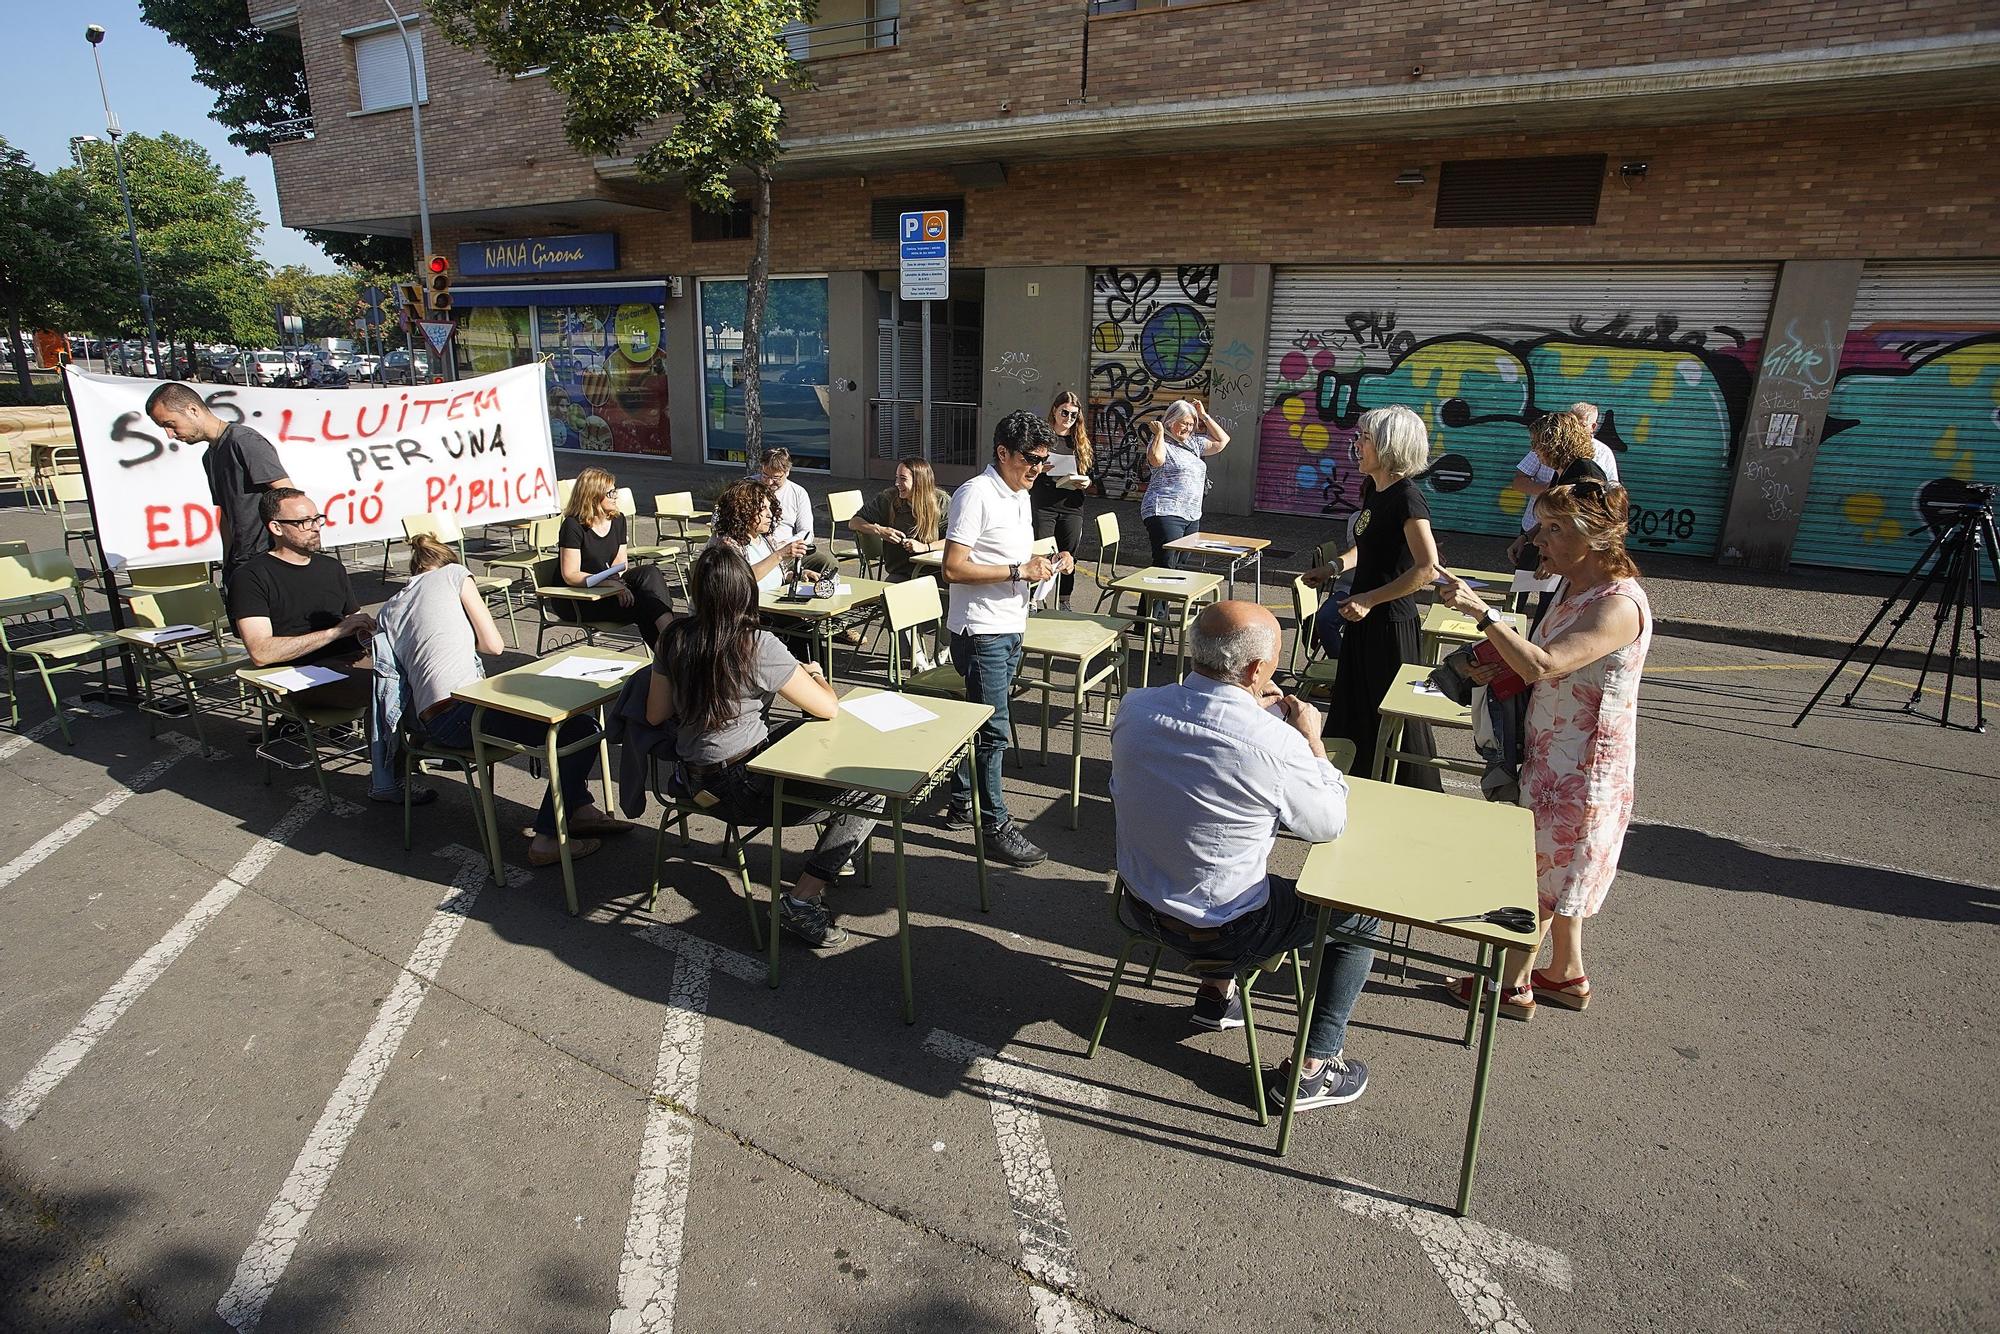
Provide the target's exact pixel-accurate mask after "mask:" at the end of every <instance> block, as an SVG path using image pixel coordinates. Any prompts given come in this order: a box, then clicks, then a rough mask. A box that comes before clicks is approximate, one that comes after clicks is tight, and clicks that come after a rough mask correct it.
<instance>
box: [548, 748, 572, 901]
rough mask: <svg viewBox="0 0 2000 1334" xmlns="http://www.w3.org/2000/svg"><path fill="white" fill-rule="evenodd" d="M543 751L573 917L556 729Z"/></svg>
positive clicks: (564, 886)
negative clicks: (546, 756) (546, 758)
mask: <svg viewBox="0 0 2000 1334" xmlns="http://www.w3.org/2000/svg"><path fill="white" fill-rule="evenodd" d="M544 749H545V750H546V751H547V752H548V765H549V785H550V787H551V789H552V791H553V797H552V799H551V800H550V802H549V805H550V807H552V808H553V809H554V811H555V813H556V851H558V852H559V853H561V854H562V871H563V897H564V898H566V899H567V900H568V901H569V915H570V916H571V917H574V916H576V915H577V908H576V867H575V866H574V865H572V864H571V862H570V855H569V812H568V811H565V810H564V809H563V799H562V783H561V781H560V779H559V777H558V775H557V772H556V765H557V763H558V761H557V759H556V729H555V728H553V727H551V728H549V730H548V738H547V740H546V741H545V742H544Z"/></svg>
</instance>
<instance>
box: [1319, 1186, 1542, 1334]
mask: <svg viewBox="0 0 2000 1334" xmlns="http://www.w3.org/2000/svg"><path fill="white" fill-rule="evenodd" d="M1333 1195H1334V1201H1335V1203H1337V1204H1339V1205H1340V1207H1341V1208H1342V1209H1345V1210H1346V1211H1347V1212H1348V1213H1351V1214H1356V1215H1359V1216H1360V1217H1362V1218H1369V1219H1373V1220H1374V1221H1376V1222H1378V1223H1387V1224H1388V1225H1389V1226H1391V1227H1397V1228H1401V1229H1402V1230H1403V1231H1405V1232H1408V1233H1409V1234H1410V1235H1411V1236H1413V1237H1415V1238H1416V1239H1417V1244H1418V1245H1419V1246H1420V1247H1422V1248H1423V1252H1424V1258H1426V1259H1427V1260H1429V1261H1430V1262H1431V1267H1432V1268H1433V1269H1435V1270H1436V1271H1437V1275H1438V1277H1439V1278H1440V1279H1441V1280H1443V1282H1444V1286H1445V1291H1447V1292H1449V1293H1450V1294H1451V1297H1452V1300H1453V1301H1455V1302H1457V1303H1458V1309H1459V1310H1460V1311H1461V1312H1463V1313H1464V1315H1465V1322H1466V1323H1467V1324H1468V1325H1470V1326H1472V1328H1474V1329H1476V1330H1479V1331H1481V1334H1534V1326H1532V1325H1530V1324H1529V1323H1528V1320H1527V1317H1526V1316H1524V1315H1522V1314H1521V1311H1520V1308H1519V1307H1517V1306H1515V1305H1514V1302H1513V1299H1512V1298H1510V1297H1509V1296H1508V1295H1507V1292H1506V1289H1504V1288H1502V1287H1501V1286H1500V1282H1499V1280H1498V1279H1496V1278H1495V1277H1494V1276H1493V1271H1494V1270H1496V1269H1512V1270H1515V1271H1517V1272H1519V1273H1522V1274H1525V1275H1527V1276H1528V1277H1529V1278H1532V1279H1535V1280H1536V1281H1538V1282H1541V1283H1545V1284H1547V1285H1548V1286H1549V1287H1552V1288H1555V1289H1557V1290H1558V1291H1561V1292H1569V1291H1571V1290H1572V1288H1573V1287H1574V1286H1575V1283H1576V1277H1575V1271H1574V1267H1573V1266H1572V1265H1571V1264H1570V1259H1569V1257H1568V1256H1567V1255H1564V1254H1563V1253H1562V1252H1561V1251H1557V1250H1551V1249H1550V1248H1549V1247H1547V1246H1540V1245H1537V1244H1535V1243H1534V1242H1531V1241H1524V1240H1522V1239H1521V1238H1520V1237H1516V1236H1514V1235H1512V1234H1511V1233H1507V1232H1502V1231H1500V1230H1499V1229H1498V1228H1492V1227H1488V1226H1486V1225H1485V1224H1484V1223H1476V1222H1474V1221H1472V1220H1471V1219H1469V1218H1453V1217H1452V1216H1450V1215H1449V1214H1444V1213H1439V1212H1436V1211H1434V1210H1430V1209H1417V1208H1413V1207H1411V1206H1410V1205H1407V1204H1404V1203H1402V1202H1401V1201H1398V1200H1390V1199H1384V1198H1383V1197H1381V1196H1379V1195H1369V1194H1364V1193H1363V1192H1361V1191H1357V1190H1348V1189H1345V1188H1341V1187H1336V1188H1335V1189H1334V1192H1333Z"/></svg>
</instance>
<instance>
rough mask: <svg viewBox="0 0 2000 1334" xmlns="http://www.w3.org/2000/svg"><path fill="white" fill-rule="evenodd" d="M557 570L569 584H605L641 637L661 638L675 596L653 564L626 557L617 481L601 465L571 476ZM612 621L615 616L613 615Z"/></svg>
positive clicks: (651, 641)
mask: <svg viewBox="0 0 2000 1334" xmlns="http://www.w3.org/2000/svg"><path fill="white" fill-rule="evenodd" d="M556 554H557V556H558V558H559V560H560V565H559V566H558V569H559V571H560V573H561V574H562V581H563V582H564V583H565V584H568V585H569V586H570V587H571V588H596V587H598V586H600V585H607V584H608V585H609V586H610V587H611V589H612V590H613V591H614V592H615V593H617V595H618V605H619V607H620V608H622V609H623V610H624V611H625V613H626V616H627V619H629V620H630V621H631V622H632V623H633V624H634V625H636V626H638V627H639V634H640V636H641V637H642V638H644V639H645V641H646V646H647V647H648V648H650V647H652V646H653V644H655V643H656V642H657V641H658V640H659V638H660V624H661V622H662V621H664V620H665V619H666V618H667V617H668V616H670V615H672V614H673V610H674V594H673V590H672V589H670V588H668V587H667V577H666V575H664V574H662V573H660V567H659V566H657V565H632V564H630V563H628V562H627V561H626V559H625V516H624V515H623V514H620V513H619V512H618V479H617V478H616V477H613V476H612V475H611V474H610V473H608V472H606V471H605V470H604V469H602V468H585V469H584V470H583V471H582V472H580V473H578V474H577V475H576V486H575V487H574V488H573V489H572V490H571V491H570V493H569V504H568V506H567V507H565V508H564V510H563V521H562V529H561V531H560V533H559V534H558V535H557V537H556ZM614 619H615V618H614Z"/></svg>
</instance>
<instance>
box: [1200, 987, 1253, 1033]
mask: <svg viewBox="0 0 2000 1334" xmlns="http://www.w3.org/2000/svg"><path fill="white" fill-rule="evenodd" d="M1193 1018H1194V1022H1195V1027H1197V1028H1205V1029H1208V1030H1209V1031H1210V1032H1211V1033H1221V1032H1224V1031H1225V1030H1227V1029H1231V1028H1241V1027H1243V993H1242V992H1240V991H1232V992H1230V993H1229V999H1228V1000H1224V999H1223V998H1222V997H1220V996H1211V995H1209V994H1208V993H1207V992H1206V991H1197V992H1195V993H1194V1015H1193Z"/></svg>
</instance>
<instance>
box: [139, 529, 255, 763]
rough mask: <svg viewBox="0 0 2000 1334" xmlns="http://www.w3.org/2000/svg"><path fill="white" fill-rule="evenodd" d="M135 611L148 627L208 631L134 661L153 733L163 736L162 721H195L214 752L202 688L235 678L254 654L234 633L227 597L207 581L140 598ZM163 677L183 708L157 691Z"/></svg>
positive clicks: (198, 735) (145, 649)
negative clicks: (204, 716)
mask: <svg viewBox="0 0 2000 1334" xmlns="http://www.w3.org/2000/svg"><path fill="white" fill-rule="evenodd" d="M161 568H167V567H161ZM130 610H131V613H132V619H133V620H134V621H136V622H138V624H139V625H140V626H142V627H145V628H149V629H155V630H158V629H163V628H165V627H166V626H169V625H198V626H201V627H203V628H204V629H206V630H207V631H208V635H207V637H206V638H202V639H190V640H186V641H183V642H180V643H173V644H158V645H154V644H143V645H138V646H137V647H138V649H139V652H138V653H136V654H135V655H134V657H135V660H136V662H137V664H138V668H139V690H140V695H139V711H140V712H141V713H143V714H145V715H146V733H147V735H148V736H151V735H155V734H156V733H157V732H158V730H159V724H158V722H157V720H158V719H160V718H168V719H172V720H173V721H175V722H179V721H181V720H182V719H188V720H191V721H192V722H193V723H194V734H195V739H196V740H197V741H199V742H200V743H201V753H202V754H204V755H207V754H209V753H210V749H209V744H208V733H207V731H206V730H205V729H204V728H203V727H202V725H201V713H202V703H203V698H204V697H203V693H202V687H203V686H205V685H211V684H213V683H214V682H216V681H221V680H230V679H234V678H235V675H236V673H237V672H238V671H239V670H241V669H242V668H244V667H248V666H249V665H250V654H249V653H248V651H246V650H245V649H244V648H243V646H242V645H241V644H240V643H238V642H237V641H236V639H235V637H234V636H233V635H232V634H231V633H230V629H229V613H228V611H227V610H226V609H225V608H224V607H223V605H222V594H221V593H219V592H218V591H217V590H216V588H215V585H213V584H205V583H204V584H188V585H182V586H180V587H177V588H160V589H156V590H153V591H151V592H145V593H137V594H134V595H133V596H132V599H131V607H130ZM163 677H164V678H166V679H170V680H171V681H172V682H173V683H174V684H175V685H177V686H179V687H180V698H179V700H178V701H177V702H178V705H179V707H178V708H175V707H173V706H174V704H175V703H176V701H174V700H170V699H167V698H166V697H164V696H163V695H162V694H161V692H160V691H159V690H158V688H157V685H156V682H157V681H159V680H160V679H161V678H163ZM236 698H237V701H238V703H239V704H240V703H241V702H242V699H243V687H242V683H241V682H238V683H237V693H236Z"/></svg>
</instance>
